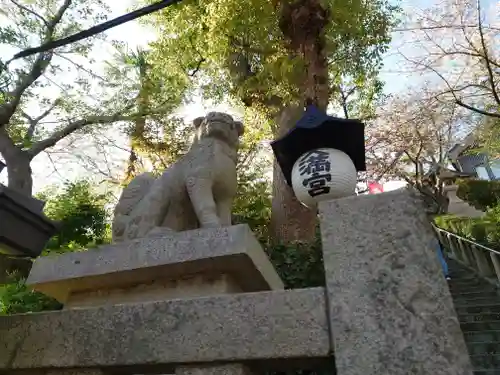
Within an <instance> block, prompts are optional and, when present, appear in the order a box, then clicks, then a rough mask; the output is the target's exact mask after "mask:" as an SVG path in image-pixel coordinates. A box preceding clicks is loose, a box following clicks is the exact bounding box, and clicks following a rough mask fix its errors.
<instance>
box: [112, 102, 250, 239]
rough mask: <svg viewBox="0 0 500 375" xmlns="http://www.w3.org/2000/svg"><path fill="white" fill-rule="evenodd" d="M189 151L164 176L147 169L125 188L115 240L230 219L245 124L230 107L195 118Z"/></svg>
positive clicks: (223, 223)
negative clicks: (231, 114)
mask: <svg viewBox="0 0 500 375" xmlns="http://www.w3.org/2000/svg"><path fill="white" fill-rule="evenodd" d="M194 126H195V128H196V131H195V136H194V138H193V143H192V145H191V147H190V149H189V151H188V152H187V153H186V154H185V155H184V156H183V157H182V158H181V159H180V160H179V161H177V162H176V163H175V164H173V165H172V166H171V167H170V168H168V169H167V170H165V171H164V172H163V174H162V175H161V176H160V177H155V176H154V175H153V174H152V173H144V174H141V175H139V176H137V177H136V178H134V179H133V180H132V181H131V182H130V184H129V185H128V186H127V187H126V188H125V189H124V190H123V192H122V195H121V197H120V200H119V201H118V204H117V205H116V208H115V213H114V220H113V241H114V242H117V241H124V240H130V239H134V238H140V237H144V236H146V235H147V234H148V233H149V232H151V230H152V229H155V228H157V227H167V228H169V229H171V230H174V231H183V230H189V229H196V228H210V227H220V226H228V225H231V206H232V201H233V198H234V196H235V194H236V186H237V180H236V162H237V152H238V145H239V137H240V136H241V135H242V134H243V124H242V123H241V122H238V121H234V120H233V118H232V117H231V116H229V115H227V114H225V113H220V112H210V113H209V114H208V115H207V116H206V117H199V118H197V119H196V120H194Z"/></svg>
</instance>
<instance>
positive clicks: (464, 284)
mask: <svg viewBox="0 0 500 375" xmlns="http://www.w3.org/2000/svg"><path fill="white" fill-rule="evenodd" d="M491 285H492V284H490V283H488V282H486V281H484V280H478V279H476V278H474V279H453V277H452V279H451V280H448V286H449V287H450V289H460V288H469V287H481V286H483V287H486V286H491Z"/></svg>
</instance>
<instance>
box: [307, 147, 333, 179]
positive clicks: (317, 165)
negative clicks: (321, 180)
mask: <svg viewBox="0 0 500 375" xmlns="http://www.w3.org/2000/svg"><path fill="white" fill-rule="evenodd" d="M330 167H331V164H330V159H329V154H328V152H324V151H319V150H316V151H309V152H308V153H307V154H305V155H304V156H303V157H301V158H300V161H299V173H300V175H301V176H303V175H304V174H313V173H318V172H330Z"/></svg>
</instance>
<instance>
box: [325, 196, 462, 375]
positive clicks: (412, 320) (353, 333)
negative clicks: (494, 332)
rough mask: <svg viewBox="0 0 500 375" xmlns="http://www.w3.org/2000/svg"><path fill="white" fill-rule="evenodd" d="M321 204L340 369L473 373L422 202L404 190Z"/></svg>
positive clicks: (417, 374)
mask: <svg viewBox="0 0 500 375" xmlns="http://www.w3.org/2000/svg"><path fill="white" fill-rule="evenodd" d="M319 209H320V223H321V232H322V241H323V252H324V262H325V275H326V284H327V295H328V304H329V313H330V324H331V335H332V341H333V345H332V346H333V348H334V353H335V363H336V366H337V374H338V375H367V374H384V375H408V374H414V375H429V374H440V375H452V374H453V375H470V374H472V368H471V365H470V360H469V356H468V353H467V348H466V346H465V342H464V339H463V335H462V332H461V330H460V326H459V323H458V319H457V316H456V313H455V310H454V307H453V302H452V299H451V295H450V292H449V290H448V286H447V283H446V280H445V278H444V275H443V272H442V270H441V267H440V264H439V260H438V255H437V253H436V249H435V248H434V244H435V243H436V240H435V238H434V233H433V231H432V228H431V226H430V223H429V222H428V219H427V218H426V216H425V213H424V209H423V206H422V204H421V202H420V201H419V199H418V198H417V197H416V196H414V195H413V194H412V193H410V192H408V191H406V190H399V191H396V192H389V193H383V194H377V195H364V196H358V197H349V198H345V199H339V200H334V201H328V202H322V203H320V205H319Z"/></svg>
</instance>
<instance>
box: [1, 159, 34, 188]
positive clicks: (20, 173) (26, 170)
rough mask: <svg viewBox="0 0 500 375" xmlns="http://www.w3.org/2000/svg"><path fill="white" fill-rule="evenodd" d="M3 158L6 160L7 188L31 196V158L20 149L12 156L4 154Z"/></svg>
mask: <svg viewBox="0 0 500 375" xmlns="http://www.w3.org/2000/svg"><path fill="white" fill-rule="evenodd" d="M4 158H5V161H6V162H7V173H8V186H9V188H11V189H14V190H16V191H18V192H20V193H23V194H26V195H29V196H31V195H32V194H33V171H32V170H31V165H30V163H31V158H29V157H27V156H26V155H25V154H24V152H22V151H19V152H18V153H17V154H15V155H13V156H12V155H9V156H7V155H6V154H4Z"/></svg>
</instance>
